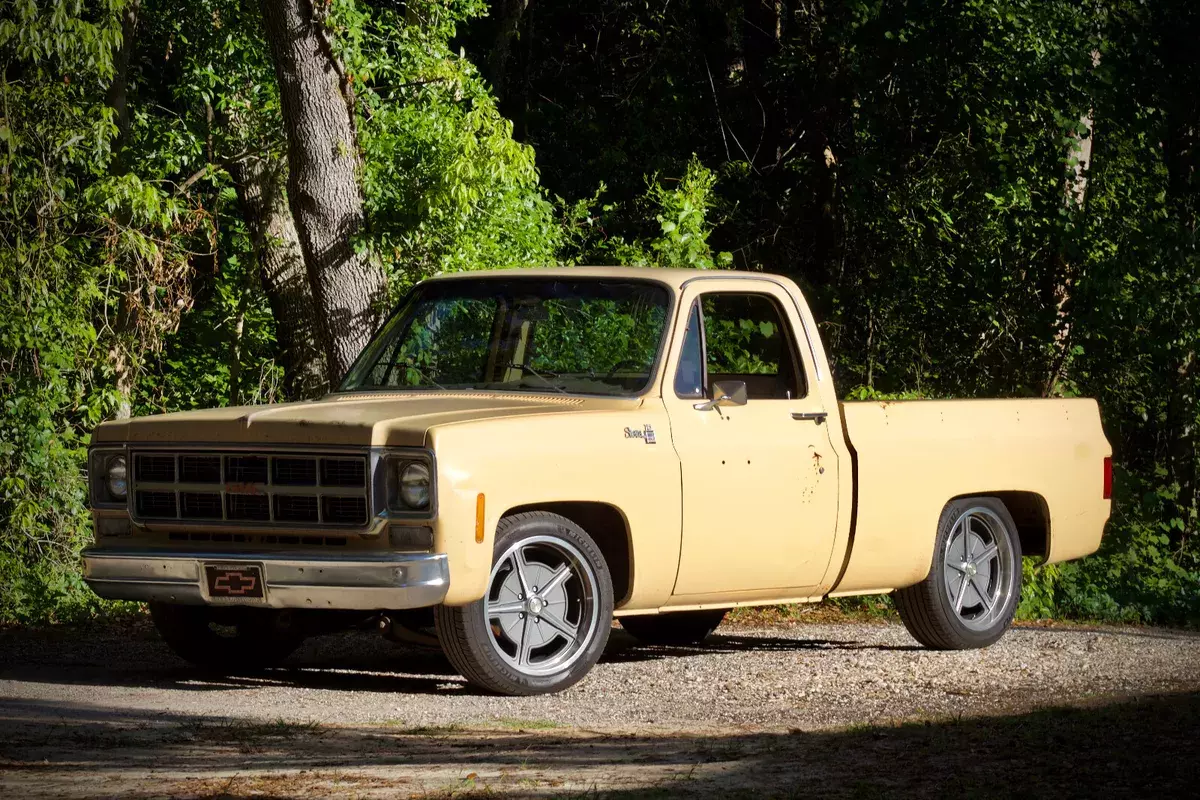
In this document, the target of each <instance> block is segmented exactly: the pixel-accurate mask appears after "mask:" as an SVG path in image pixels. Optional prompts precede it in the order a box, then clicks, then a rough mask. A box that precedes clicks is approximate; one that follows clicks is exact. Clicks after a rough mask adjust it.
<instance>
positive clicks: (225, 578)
mask: <svg viewBox="0 0 1200 800" xmlns="http://www.w3.org/2000/svg"><path fill="white" fill-rule="evenodd" d="M257 586H258V578H256V577H255V576H253V575H247V574H246V573H244V572H238V571H236V570H230V571H229V572H226V573H224V574H223V575H220V576H218V577H217V579H216V580H215V581H213V589H214V590H215V591H217V592H220V593H221V594H227V595H231V596H234V597H239V596H241V595H245V594H247V593H249V592H253V591H254V590H255V588H256V587H257Z"/></svg>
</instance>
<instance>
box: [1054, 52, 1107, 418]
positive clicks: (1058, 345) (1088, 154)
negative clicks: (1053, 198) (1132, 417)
mask: <svg viewBox="0 0 1200 800" xmlns="http://www.w3.org/2000/svg"><path fill="white" fill-rule="evenodd" d="M1098 66H1100V52H1099V51H1098V50H1096V51H1092V68H1093V69H1095V68H1096V67H1098ZM1094 117H1095V109H1092V108H1089V109H1088V110H1087V113H1085V114H1084V115H1083V116H1082V117H1080V118H1079V125H1080V127H1081V128H1083V133H1081V134H1072V135H1071V137H1070V138H1071V144H1070V146H1069V149H1068V151H1067V176H1066V180H1065V181H1064V183H1063V202H1064V204H1065V205H1066V208H1067V210H1068V211H1074V212H1082V211H1083V208H1084V206H1085V205H1086V203H1087V191H1088V174H1089V171H1090V170H1091V167H1092V139H1093V135H1094V132H1095V127H1096V125H1095V119H1094ZM1065 247H1066V246H1065V243H1064V245H1063V246H1062V247H1060V248H1059V252H1058V256H1057V257H1056V258H1055V266H1054V271H1053V274H1052V276H1051V288H1050V298H1049V301H1050V303H1051V304H1053V306H1054V326H1053V338H1052V339H1051V341H1050V370H1049V374H1048V375H1047V377H1046V385H1045V387H1043V389H1042V396H1043V397H1050V396H1052V395H1053V394H1055V392H1057V391H1058V384H1059V382H1061V381H1062V379H1063V378H1064V377H1066V374H1065V373H1066V370H1067V362H1068V360H1069V358H1068V356H1069V354H1070V346H1071V292H1072V290H1073V288H1074V283H1075V272H1076V268H1075V264H1074V263H1072V260H1071V256H1070V255H1069V254H1068V253H1067V252H1066V251H1065Z"/></svg>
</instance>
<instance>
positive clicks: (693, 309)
mask: <svg viewBox="0 0 1200 800" xmlns="http://www.w3.org/2000/svg"><path fill="white" fill-rule="evenodd" d="M716 294H722V295H757V296H761V297H764V298H766V300H767V301H768V302H769V303H771V305H772V306H773V307H774V309H775V314H776V316H777V318H778V320H779V322H780V329H781V332H782V334H783V339H784V348H785V349H786V350H787V352H788V354H789V355H790V357H791V360H792V370H793V374H794V375H795V377H796V379H797V380H798V381H801V382H802V384H803V385H802V386H801V387H799V388H802V389H803V391H802V392H800V393H799V394H797V395H796V396H794V397H790V398H786V399H785V398H779V397H753V398H750V399H751V400H757V401H764V400H776V401H780V400H782V401H784V402H791V401H794V400H804V399H806V398H807V397H809V396H810V395H811V394H812V391H813V381H812V380H810V376H809V371H808V367H807V365H806V364H805V363H804V357H803V355H802V354H801V352H800V343H799V342H798V341H797V339H796V336H797V332H796V330H795V327H796V326H795V324H794V323H793V321H792V319H791V317H790V316H789V315H788V312H787V308H786V307H785V305H784V303H783V301H782V300H781V299H780V298H779V297H777V296H776V295H775V292H772V291H770V290H766V291H764V290H763V289H762V288H759V287H755V286H750V287H747V288H746V289H706V290H699V291H697V293H696V297H695V298H694V299H693V300H692V302H691V304H690V308H689V311H688V316H687V321H686V322H685V323H684V329H683V337H682V339H681V341H680V347H679V352H678V353H677V354H676V357H675V372H674V375H673V376H672V378H671V384H672V389H673V390H674V388H675V380H676V379H677V378H678V377H679V370H680V368H681V367H682V366H683V351H684V347H685V346H686V345H687V329H688V326H690V325H691V321H692V317H691V315H692V313H695V314H696V318H697V321H698V323H699V326H700V359H701V363H700V376H701V381H702V384H703V385H702V387H701V390H700V394H698V395H695V394H689V395H683V394H679V392H678V391H675V396H676V397H678V398H679V399H680V400H697V399H704V398H707V397H708V396H709V395H710V394H711V393H712V387H711V386H710V385H709V380H708V334H707V332H706V329H705V325H704V304H703V300H704V298H705V296H706V295H716ZM801 323H803V320H801ZM807 335H808V334H807V331H805V336H806V337H807ZM780 366H781V367H782V364H781V365H780ZM776 374H778V373H776Z"/></svg>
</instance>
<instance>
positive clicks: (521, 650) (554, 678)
mask: <svg viewBox="0 0 1200 800" xmlns="http://www.w3.org/2000/svg"><path fill="white" fill-rule="evenodd" d="M492 564H493V566H492V572H491V576H490V577H489V578H488V588H487V593H486V594H485V595H484V596H483V597H481V598H480V599H479V600H476V601H475V602H473V603H469V604H467V605H465V606H438V607H437V609H435V612H434V617H435V620H436V623H437V625H436V627H437V635H438V640H439V641H440V642H441V644H442V651H443V652H444V653H445V654H446V658H448V659H449V660H450V663H451V664H453V665H454V668H455V669H457V670H458V671H459V672H460V673H462V675H463V676H464V677H465V678H466V679H467V680H468V681H470V682H471V683H472V684H474V685H476V686H478V687H480V688H483V689H487V690H488V691H492V692H496V693H498V694H507V695H533V694H547V693H549V692H560V691H562V690H563V689H566V688H567V687H569V686H571V685H573V684H575V683H576V682H577V681H579V680H580V679H582V678H583V676H584V675H586V674H587V673H588V672H589V671H590V670H591V668H592V667H593V666H594V665H595V663H596V662H597V661H598V660H599V659H600V654H601V653H602V652H604V646H605V644H607V643H608V635H609V632H610V631H611V630H612V612H613V589H612V578H611V576H610V575H609V570H608V565H607V564H606V563H605V561H604V556H603V555H601V553H600V548H599V547H597V546H596V542H595V541H593V540H592V537H591V536H589V535H588V534H587V532H586V531H584V530H583V529H582V528H580V527H579V526H578V525H576V524H575V523H574V522H572V521H571V520H569V519H567V518H566V517H561V516H559V515H558V514H551V513H549V512H545V511H532V512H527V513H524V514H514V515H512V516H510V517H505V518H504V519H502V520H500V524H499V525H498V526H497V528H496V543H495V545H494V547H493V560H492Z"/></svg>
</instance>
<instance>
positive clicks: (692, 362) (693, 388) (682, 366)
mask: <svg viewBox="0 0 1200 800" xmlns="http://www.w3.org/2000/svg"><path fill="white" fill-rule="evenodd" d="M675 394H676V395H678V396H679V397H704V347H703V343H702V342H701V340H700V309H699V308H698V307H697V306H695V305H693V306H692V313H691V315H690V316H689V317H688V324H687V331H686V332H685V333H684V335H683V349H681V350H680V351H679V369H678V370H677V371H676V372H675Z"/></svg>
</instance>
